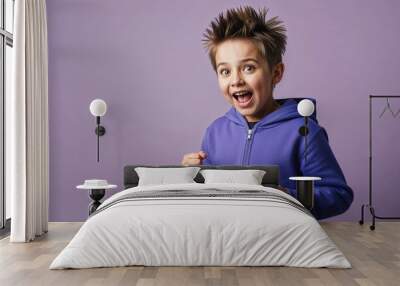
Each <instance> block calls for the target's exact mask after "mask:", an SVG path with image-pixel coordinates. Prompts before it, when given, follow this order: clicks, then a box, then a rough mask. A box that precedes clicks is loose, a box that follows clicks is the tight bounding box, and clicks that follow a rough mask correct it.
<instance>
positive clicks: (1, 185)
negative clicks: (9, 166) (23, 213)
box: [0, 0, 15, 236]
mask: <svg viewBox="0 0 400 286" xmlns="http://www.w3.org/2000/svg"><path fill="white" fill-rule="evenodd" d="M5 1H6V0H0V5H1V11H0V13H1V21H0V59H1V61H0V62H1V66H0V236H1V235H4V233H7V232H9V230H10V219H7V218H6V215H7V213H6V189H5V93H6V80H5V79H6V59H7V55H6V47H7V46H9V47H11V48H13V40H14V37H13V33H10V32H8V31H7V30H6V21H7V19H6V17H7V16H9V15H6V2H5ZM11 1H12V5H13V9H12V11H13V12H12V13H13V14H14V7H15V0H11ZM12 17H14V15H12ZM13 30H14V27H13Z"/></svg>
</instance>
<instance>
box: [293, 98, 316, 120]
mask: <svg viewBox="0 0 400 286" xmlns="http://www.w3.org/2000/svg"><path fill="white" fill-rule="evenodd" d="M314 110H315V107H314V103H313V102H312V101H311V100H309V99H303V100H302V101H300V102H299V104H297V111H298V112H299V114H300V115H301V116H304V117H306V116H310V115H311V114H313V113H314Z"/></svg>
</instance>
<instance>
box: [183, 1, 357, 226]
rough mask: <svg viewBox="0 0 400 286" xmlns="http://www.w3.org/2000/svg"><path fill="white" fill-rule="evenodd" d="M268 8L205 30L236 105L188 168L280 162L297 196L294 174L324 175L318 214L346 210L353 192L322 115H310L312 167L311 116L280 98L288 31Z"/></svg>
mask: <svg viewBox="0 0 400 286" xmlns="http://www.w3.org/2000/svg"><path fill="white" fill-rule="evenodd" d="M266 13H267V12H266V10H265V9H263V10H259V11H256V10H254V9H253V8H251V7H244V8H238V9H231V10H228V11H227V12H226V13H225V14H220V15H219V16H218V17H217V18H216V19H215V20H214V21H213V22H212V23H211V25H210V28H208V29H207V30H206V33H205V39H204V41H205V44H206V47H207V48H208V51H209V56H210V59H211V63H212V66H213V68H214V70H215V72H216V73H217V77H218V84H219V87H220V90H221V92H222V95H223V96H224V97H225V99H226V100H227V101H228V102H229V103H230V104H231V105H232V108H231V109H230V110H229V111H228V112H227V113H226V114H225V115H224V116H222V117H220V118H218V119H216V120H215V121H214V122H213V123H212V124H211V125H210V126H209V127H208V128H207V130H206V133H205V135H204V138H203V142H202V147H201V149H202V150H201V151H199V152H196V153H190V154H186V155H185V156H184V157H183V160H182V164H183V165H201V164H206V165H268V164H274V165H279V166H280V182H281V185H282V186H284V187H285V188H286V189H287V191H288V192H289V193H290V194H291V195H292V196H296V186H295V182H293V181H290V180H289V177H290V176H299V175H303V176H319V177H321V178H322V180H321V181H316V182H315V189H314V192H315V203H314V209H313V210H312V212H313V214H314V215H315V217H316V218H318V219H323V218H327V217H330V216H334V215H338V214H341V213H343V212H344V211H346V210H347V209H348V208H349V206H350V204H351V203H352V201H353V192H352V190H351V189H350V188H349V187H348V186H347V184H346V180H345V178H344V175H343V173H342V171H341V169H340V166H339V164H338V163H337V161H336V159H335V156H334V154H333V153H332V151H331V149H330V147H329V143H328V136H327V133H326V131H325V130H324V129H323V128H322V127H321V126H319V125H318V122H317V120H316V117H315V113H314V115H313V116H311V118H310V120H309V127H308V128H309V133H308V141H309V143H308V147H307V164H305V160H304V137H302V136H300V134H299V131H298V130H299V128H300V127H301V126H302V125H303V124H304V119H303V118H302V117H301V116H300V115H299V114H298V112H297V101H296V100H294V99H286V100H275V99H274V98H273V90H274V87H275V85H276V84H278V83H279V82H280V81H281V79H282V76H283V73H284V70H285V68H284V65H283V63H282V55H283V54H284V52H285V46H286V35H285V32H286V29H285V27H284V26H283V25H282V22H281V21H279V20H278V19H277V17H275V18H272V19H270V20H268V21H266V19H265V16H266Z"/></svg>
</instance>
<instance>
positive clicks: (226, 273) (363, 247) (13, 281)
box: [0, 222, 400, 286]
mask: <svg viewBox="0 0 400 286" xmlns="http://www.w3.org/2000/svg"><path fill="white" fill-rule="evenodd" d="M81 225H82V223H50V225H49V233H47V234H46V235H44V236H42V237H41V238H39V239H37V240H35V241H34V242H32V243H9V239H8V238H6V239H3V240H0V269H1V270H0V285H1V286H8V285H10V286H11V285H12V286H19V285H29V286H35V285H40V286H42V285H43V286H45V285H57V286H62V285H66V286H73V285H85V286H90V285H96V286H99V285H121V286H122V285H136V286H180V285H193V286H216V285H218V286H220V285H228V286H235V285H237V286H248V285H249V286H250V285H251V286H266V285H274V286H275V285H290V286H292V285H299V286H301V285H304V286H319V285H328V286H331V285H346V286H352V285H360V286H381V285H383V286H391V285H393V286H394V285H396V286H398V285H400V283H399V282H398V281H399V280H400V279H399V276H400V275H399V273H400V222H379V223H378V225H377V228H376V230H375V231H370V230H369V228H368V225H364V226H360V225H358V224H357V223H350V222H337V223H333V222H329V223H327V222H324V223H322V224H321V225H322V226H323V228H324V230H325V231H326V232H327V234H328V235H329V237H330V238H331V239H332V240H333V241H334V242H335V243H336V244H337V245H338V247H339V248H340V249H341V250H342V252H343V253H344V254H345V255H346V257H347V258H348V259H349V261H350V262H351V264H352V266H353V268H352V269H308V268H294V267H293V268H291V267H143V266H132V267H116V268H94V269H82V270H57V271H54V270H53V271H51V270H49V269H48V267H49V265H50V263H51V262H52V260H53V259H54V258H55V257H56V256H57V255H58V254H59V252H60V251H61V250H62V249H63V248H64V247H65V246H66V245H67V244H68V242H69V241H70V240H71V239H72V237H73V236H74V235H75V234H76V232H77V231H78V230H79V228H80V227H81Z"/></svg>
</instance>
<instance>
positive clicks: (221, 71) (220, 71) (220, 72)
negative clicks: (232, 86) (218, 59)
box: [219, 69, 229, 76]
mask: <svg viewBox="0 0 400 286" xmlns="http://www.w3.org/2000/svg"><path fill="white" fill-rule="evenodd" d="M219 74H220V75H222V76H228V75H229V70H228V69H220V70H219Z"/></svg>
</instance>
